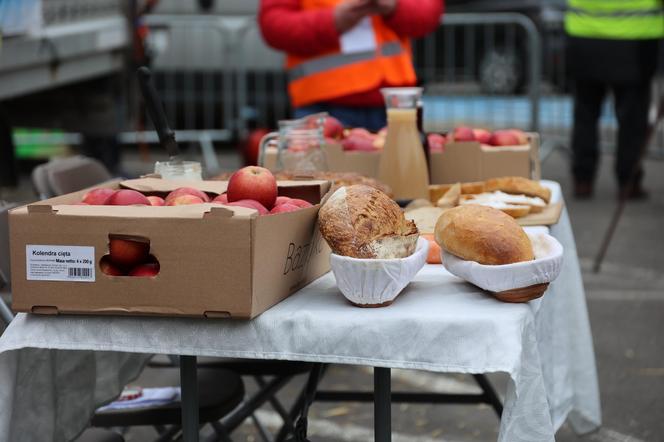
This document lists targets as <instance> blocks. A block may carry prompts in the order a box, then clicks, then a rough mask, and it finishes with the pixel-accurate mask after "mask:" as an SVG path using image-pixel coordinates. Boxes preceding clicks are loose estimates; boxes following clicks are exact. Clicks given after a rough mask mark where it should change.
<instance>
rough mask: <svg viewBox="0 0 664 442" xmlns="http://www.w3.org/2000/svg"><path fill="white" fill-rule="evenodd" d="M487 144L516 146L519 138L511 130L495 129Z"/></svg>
mask: <svg viewBox="0 0 664 442" xmlns="http://www.w3.org/2000/svg"><path fill="white" fill-rule="evenodd" d="M489 144H491V145H492V146H516V145H517V144H519V139H518V138H517V136H516V135H515V134H514V132H512V131H511V130H509V129H508V130H497V131H495V132H494V133H493V134H492V135H491V139H490V140H489Z"/></svg>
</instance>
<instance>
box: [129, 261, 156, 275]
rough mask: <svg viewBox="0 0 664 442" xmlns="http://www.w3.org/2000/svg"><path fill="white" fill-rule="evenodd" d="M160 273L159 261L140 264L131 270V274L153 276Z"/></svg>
mask: <svg viewBox="0 0 664 442" xmlns="http://www.w3.org/2000/svg"><path fill="white" fill-rule="evenodd" d="M157 274H159V262H157V261H156V260H155V261H154V262H148V263H144V264H139V265H137V266H136V267H134V268H133V269H131V271H130V272H129V276H140V277H153V276H157Z"/></svg>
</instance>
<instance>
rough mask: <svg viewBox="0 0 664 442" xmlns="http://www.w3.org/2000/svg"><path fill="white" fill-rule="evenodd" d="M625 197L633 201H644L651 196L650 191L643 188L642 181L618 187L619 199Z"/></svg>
mask: <svg viewBox="0 0 664 442" xmlns="http://www.w3.org/2000/svg"><path fill="white" fill-rule="evenodd" d="M623 197H624V198H626V199H628V200H631V201H643V200H647V199H648V198H649V197H650V193H649V192H648V191H647V190H646V189H644V188H643V186H642V185H641V183H636V184H632V185H631V186H621V187H620V188H619V189H618V199H620V198H623Z"/></svg>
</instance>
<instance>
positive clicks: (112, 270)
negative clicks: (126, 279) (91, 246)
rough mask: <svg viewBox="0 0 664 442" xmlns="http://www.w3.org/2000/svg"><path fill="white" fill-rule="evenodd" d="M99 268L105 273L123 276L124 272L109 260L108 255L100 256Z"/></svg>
mask: <svg viewBox="0 0 664 442" xmlns="http://www.w3.org/2000/svg"><path fill="white" fill-rule="evenodd" d="M99 268H100V269H101V272H102V273H104V274H105V275H109V276H124V272H123V271H122V270H121V269H120V268H119V267H117V266H116V265H115V264H113V263H112V262H111V259H110V257H109V256H108V255H106V256H102V257H101V261H99Z"/></svg>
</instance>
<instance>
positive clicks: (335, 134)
mask: <svg viewBox="0 0 664 442" xmlns="http://www.w3.org/2000/svg"><path fill="white" fill-rule="evenodd" d="M343 132H344V125H343V124H341V121H339V120H337V119H336V118H334V117H330V116H327V117H325V120H324V121H323V135H324V136H325V137H328V138H334V139H339V138H341V136H342V135H343Z"/></svg>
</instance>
